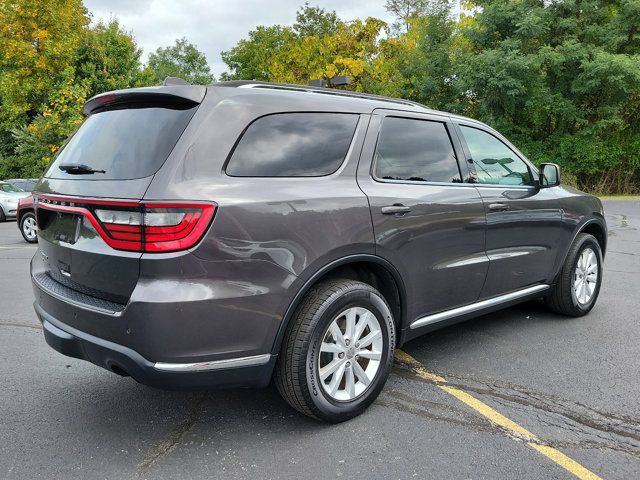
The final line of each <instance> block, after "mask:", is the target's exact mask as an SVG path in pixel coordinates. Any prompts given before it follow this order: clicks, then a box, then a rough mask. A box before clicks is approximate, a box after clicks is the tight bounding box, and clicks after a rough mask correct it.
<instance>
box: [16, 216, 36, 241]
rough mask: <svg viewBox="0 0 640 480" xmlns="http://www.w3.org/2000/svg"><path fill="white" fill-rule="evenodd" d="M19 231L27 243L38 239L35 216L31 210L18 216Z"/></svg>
mask: <svg viewBox="0 0 640 480" xmlns="http://www.w3.org/2000/svg"><path fill="white" fill-rule="evenodd" d="M20 233H22V238H24V239H25V240H26V241H27V242H29V243H36V242H37V241H38V225H37V224H36V216H35V215H34V214H33V213H32V212H27V213H25V214H24V215H22V217H20Z"/></svg>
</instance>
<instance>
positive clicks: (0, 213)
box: [0, 207, 7, 223]
mask: <svg viewBox="0 0 640 480" xmlns="http://www.w3.org/2000/svg"><path fill="white" fill-rule="evenodd" d="M6 220H7V217H6V216H5V215H4V210H2V207H0V223H2V222H4V221H6Z"/></svg>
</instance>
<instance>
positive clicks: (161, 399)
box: [0, 201, 640, 479]
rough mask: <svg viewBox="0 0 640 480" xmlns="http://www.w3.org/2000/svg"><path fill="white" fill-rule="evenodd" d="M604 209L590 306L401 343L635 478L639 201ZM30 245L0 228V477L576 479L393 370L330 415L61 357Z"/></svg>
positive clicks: (603, 465) (560, 445)
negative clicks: (158, 382)
mask: <svg viewBox="0 0 640 480" xmlns="http://www.w3.org/2000/svg"><path fill="white" fill-rule="evenodd" d="M605 210H606V212H607V221H608V223H609V242H610V243H609V248H608V252H607V257H606V260H605V273H604V275H605V277H604V284H603V288H602V292H601V294H600V298H599V300H598V304H597V305H596V307H595V308H594V310H593V311H592V313H591V314H590V315H588V316H587V317H583V318H579V319H566V318H562V317H559V316H557V315H554V314H552V313H549V312H548V311H546V310H545V309H544V308H543V307H542V306H541V305H540V304H538V303H536V302H532V303H528V304H525V305H521V306H517V307H513V308H510V309H508V310H505V311H502V312H497V313H493V314H491V315H487V316H484V317H480V318H478V319H475V320H471V321H468V322H465V323H462V324H459V325H455V326H452V327H449V328H446V329H444V330H440V331H437V332H434V333H432V334H430V335H427V336H425V337H422V338H419V339H416V340H414V341H412V342H410V343H408V344H406V345H405V346H404V347H403V350H405V351H406V352H407V353H409V354H410V355H412V356H413V357H414V358H416V359H417V360H418V361H420V363H421V364H423V365H424V366H425V368H426V369H428V370H429V371H430V372H434V373H437V374H438V375H440V376H442V377H444V378H446V379H447V381H448V382H449V384H451V385H452V386H455V387H457V388H459V389H461V390H463V391H466V392H469V393H471V394H473V395H474V396H475V397H476V398H478V399H480V400H481V401H482V402H484V403H486V404H487V405H489V406H491V407H492V408H494V409H495V410H497V411H498V412H500V413H502V414H504V415H506V416H507V417H509V418H511V419H512V420H514V421H516V422H517V423H518V424H519V425H522V426H523V427H525V428H526V429H528V430H530V431H531V432H534V433H535V434H536V435H537V436H538V437H539V438H540V439H541V440H542V441H544V442H545V443H546V444H548V445H550V446H552V447H555V448H557V449H558V450H561V451H562V452H563V453H565V454H566V455H568V456H570V457H571V458H573V459H574V460H575V461H577V462H579V463H580V464H582V465H584V466H585V467H586V468H588V469H589V470H591V471H592V472H594V473H596V474H598V475H599V476H601V477H602V478H605V479H628V478H639V477H640V402H639V399H640V382H638V379H639V378H640V375H639V371H640V355H639V350H640V346H639V345H640V342H639V341H638V339H639V338H640V313H639V312H640V295H638V293H639V292H640V202H639V201H606V202H605ZM34 252H35V248H34V247H32V246H28V245H27V244H26V243H24V242H23V241H22V238H21V237H20V234H19V233H18V230H17V228H16V225H15V223H14V222H9V223H3V224H0V292H1V293H0V295H1V297H0V298H1V300H0V302H1V303H0V305H1V308H0V378H1V379H2V387H3V388H2V392H1V393H0V440H1V441H0V477H1V478H7V479H21V478H46V479H58V478H59V479H76V478H77V479H94V478H95V479H99V478H131V479H147V478H149V479H152V478H153V479H156V478H157V479H173V478H176V479H177V478H180V479H189V478H194V479H195V478H204V477H207V478H213V479H215V478H221V479H236V478H238V479H244V478H291V479H302V478H314V479H316V478H333V477H348V478H401V479H404V478H413V477H423V478H424V477H426V478H444V479H448V478H452V479H453V478H456V479H457V478H473V479H481V478H486V479H498V478H509V479H510V478H525V479H526V478H532V479H534V478H535V479H539V478H554V479H555V478H558V479H568V478H572V476H571V475H570V474H569V473H568V472H566V471H565V470H563V469H562V468H560V467H559V466H557V465H555V464H554V463H553V462H550V461H549V460H548V459H547V458H545V457H544V456H542V455H540V454H538V453H536V452H535V451H533V450H531V449H529V448H526V446H525V445H524V444H523V443H522V441H521V440H518V439H515V440H516V441H514V439H513V438H510V437H509V436H508V435H507V434H505V432H504V431H502V430H501V429H500V428H499V427H497V426H496V425H494V424H492V423H491V422H489V421H488V420H486V419H485V418H484V417H482V416H479V415H478V414H477V413H475V412H474V411H473V410H471V409H469V408H468V407H467V406H465V405H464V404H463V403H461V402H458V401H457V400H456V399H455V398H453V397H451V396H449V395H447V394H445V393H444V392H442V391H440V390H439V389H438V388H437V387H436V385H434V384H433V382H431V381H428V380H425V379H424V378H420V377H419V376H417V375H415V373H414V372H412V371H411V369H409V368H407V367H406V366H404V365H402V364H397V365H396V366H395V367H394V370H393V373H392V375H391V377H390V379H389V382H388V383H387V386H386V387H385V389H384V391H383V393H382V394H381V395H380V397H379V399H378V400H377V401H376V403H375V404H374V405H373V406H372V407H371V408H370V409H369V410H368V411H367V412H365V414H363V415H362V416H361V417H359V418H357V419H354V420H353V421H350V422H347V423H344V424H341V425H323V424H318V423H316V422H314V421H312V420H310V419H307V418H305V417H303V416H301V415H299V414H297V413H296V412H294V411H293V410H291V409H290V408H289V407H288V406H287V405H286V404H285V403H284V402H283V401H282V400H281V399H280V398H279V396H278V394H277V392H276V391H275V388H272V387H270V388H267V389H265V390H224V391H210V392H206V393H203V392H165V391H161V390H155V389H152V388H149V387H145V386H142V385H138V384H136V383H135V382H134V381H133V380H131V379H128V378H120V377H118V376H116V375H114V374H112V373H109V372H107V371H103V370H101V369H99V368H98V367H95V366H93V365H91V364H88V363H85V362H81V361H78V360H75V359H71V358H67V357H64V356H62V355H60V354H58V353H56V352H54V351H53V350H51V349H50V348H49V347H48V346H47V345H46V344H45V342H44V339H43V338H42V332H41V329H40V327H39V324H38V321H37V319H36V316H35V314H34V312H33V308H32V301H33V295H32V292H31V286H30V281H29V275H28V263H29V259H30V258H31V256H32V255H33V253H34Z"/></svg>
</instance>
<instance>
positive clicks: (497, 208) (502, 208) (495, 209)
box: [489, 203, 510, 212]
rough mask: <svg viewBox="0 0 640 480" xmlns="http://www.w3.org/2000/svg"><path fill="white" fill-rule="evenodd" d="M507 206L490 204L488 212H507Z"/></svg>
mask: <svg viewBox="0 0 640 480" xmlns="http://www.w3.org/2000/svg"><path fill="white" fill-rule="evenodd" d="M509 208H510V207H509V205H507V204H506V203H492V204H490V205H489V210H491V211H492V212H504V211H506V210H509Z"/></svg>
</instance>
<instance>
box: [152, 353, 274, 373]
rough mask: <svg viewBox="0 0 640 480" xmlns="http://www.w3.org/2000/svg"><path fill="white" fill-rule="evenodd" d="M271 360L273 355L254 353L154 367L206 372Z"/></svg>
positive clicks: (179, 371) (248, 365) (158, 364)
mask: <svg viewBox="0 0 640 480" xmlns="http://www.w3.org/2000/svg"><path fill="white" fill-rule="evenodd" d="M269 360H271V355H270V354H268V353H265V354H264V355H254V356H252V357H239V358H228V359H226V360H214V361H211V362H199V363H164V362H157V363H155V364H154V365H153V368H155V369H156V370H160V371H162V372H176V373H182V372H206V371H209V370H222V369H225V368H239V367H252V366H256V365H264V364H265V363H268V362H269Z"/></svg>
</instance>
